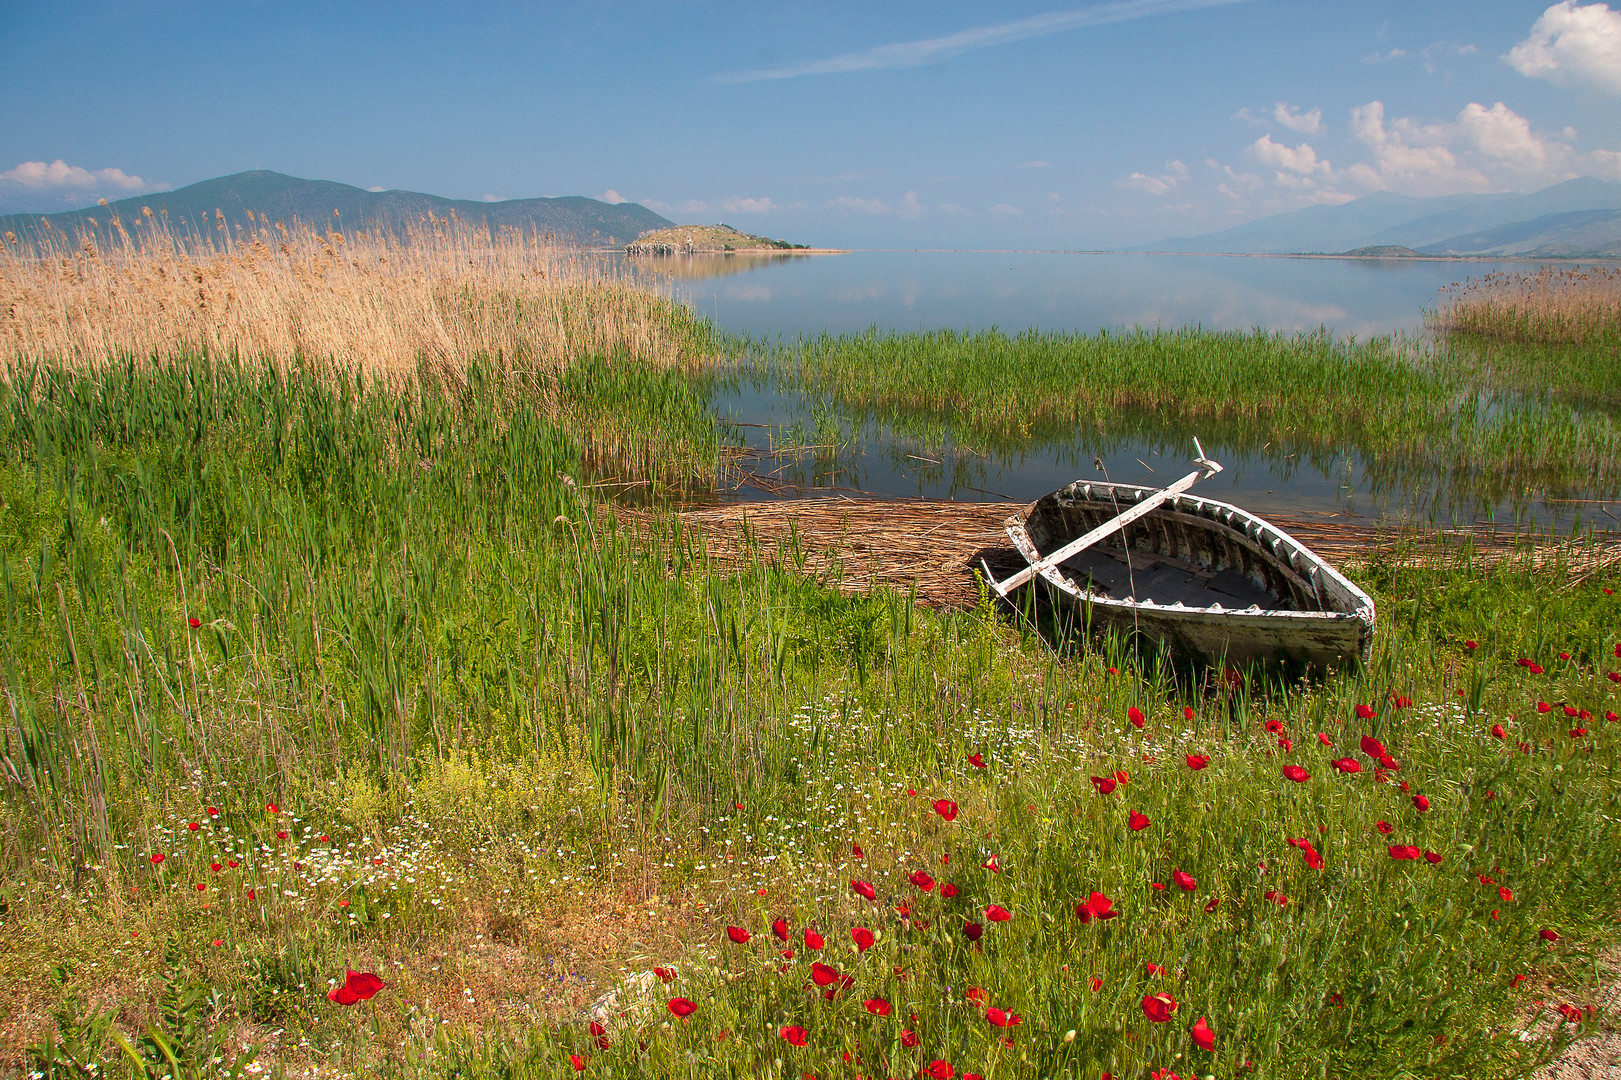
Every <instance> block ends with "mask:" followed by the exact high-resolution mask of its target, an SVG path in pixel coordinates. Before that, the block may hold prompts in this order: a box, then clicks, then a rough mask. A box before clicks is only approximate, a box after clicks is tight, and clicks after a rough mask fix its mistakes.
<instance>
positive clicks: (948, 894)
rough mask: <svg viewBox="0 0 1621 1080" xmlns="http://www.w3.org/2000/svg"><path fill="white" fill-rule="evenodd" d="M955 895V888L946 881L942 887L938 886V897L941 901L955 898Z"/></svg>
mask: <svg viewBox="0 0 1621 1080" xmlns="http://www.w3.org/2000/svg"><path fill="white" fill-rule="evenodd" d="M956 895H957V886H955V885H953V884H952V883H951V882H949V881H948V882H946V883H945V884H944V885H941V886H940V896H941V897H942V898H943V899H946V900H950V899H951V898H952V897H953V896H956Z"/></svg>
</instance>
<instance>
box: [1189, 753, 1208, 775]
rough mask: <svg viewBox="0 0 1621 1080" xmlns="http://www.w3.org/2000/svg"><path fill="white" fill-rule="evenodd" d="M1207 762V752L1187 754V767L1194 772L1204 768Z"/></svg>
mask: <svg viewBox="0 0 1621 1080" xmlns="http://www.w3.org/2000/svg"><path fill="white" fill-rule="evenodd" d="M1209 764H1210V757H1209V755H1207V754H1189V755H1188V768H1190V769H1192V770H1193V771H1194V772H1198V771H1199V770H1200V769H1202V768H1204V767H1205V766H1206V765H1209Z"/></svg>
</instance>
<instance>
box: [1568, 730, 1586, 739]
mask: <svg viewBox="0 0 1621 1080" xmlns="http://www.w3.org/2000/svg"><path fill="white" fill-rule="evenodd" d="M1586 734H1587V729H1586V728H1584V727H1573V728H1571V729H1570V737H1571V738H1572V739H1580V738H1581V737H1582V736H1584V735H1586Z"/></svg>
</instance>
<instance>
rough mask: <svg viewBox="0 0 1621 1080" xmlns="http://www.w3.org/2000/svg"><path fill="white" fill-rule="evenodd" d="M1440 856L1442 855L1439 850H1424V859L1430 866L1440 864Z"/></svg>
mask: <svg viewBox="0 0 1621 1080" xmlns="http://www.w3.org/2000/svg"><path fill="white" fill-rule="evenodd" d="M1441 858H1442V856H1441V853H1440V852H1439V851H1426V852H1425V853H1424V861H1425V862H1427V863H1429V864H1430V865H1431V866H1440V865H1441Z"/></svg>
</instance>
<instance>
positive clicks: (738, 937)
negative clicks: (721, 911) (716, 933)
mask: <svg viewBox="0 0 1621 1080" xmlns="http://www.w3.org/2000/svg"><path fill="white" fill-rule="evenodd" d="M726 936H727V937H729V938H731V939H732V943H733V944H734V945H747V944H748V943H749V938H750V937H752V936H753V935H751V934H750V933H749V932H748V931H747V930H745V929H743V928H742V927H741V926H728V927H727V928H726Z"/></svg>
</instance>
